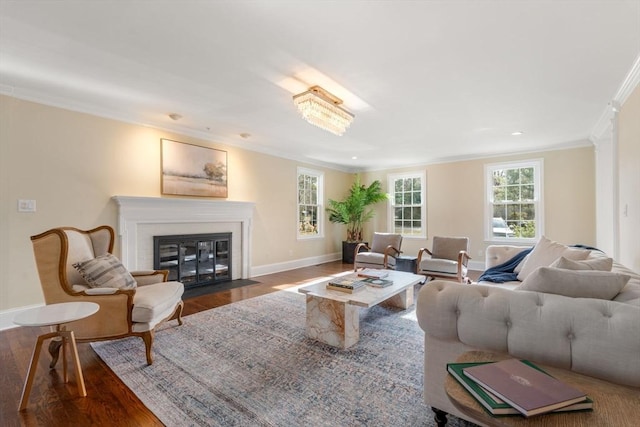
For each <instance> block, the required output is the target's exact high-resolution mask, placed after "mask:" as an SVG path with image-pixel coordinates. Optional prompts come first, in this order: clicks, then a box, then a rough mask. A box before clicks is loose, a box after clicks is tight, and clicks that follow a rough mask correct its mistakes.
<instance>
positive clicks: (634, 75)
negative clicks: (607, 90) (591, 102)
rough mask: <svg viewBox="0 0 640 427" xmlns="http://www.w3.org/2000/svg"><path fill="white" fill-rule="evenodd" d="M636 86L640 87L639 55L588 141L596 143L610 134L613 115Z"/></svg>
mask: <svg viewBox="0 0 640 427" xmlns="http://www.w3.org/2000/svg"><path fill="white" fill-rule="evenodd" d="M638 85H640V55H639V56H638V57H637V58H636V60H635V62H634V63H633V66H632V67H631V70H630V71H629V73H628V74H627V76H626V77H625V79H624V81H623V82H622V84H621V85H620V88H619V89H618V91H617V92H616V94H615V95H614V97H613V99H612V100H611V102H609V103H608V104H607V106H606V107H605V108H604V111H603V112H602V114H601V115H600V118H599V119H598V121H597V122H596V124H595V126H594V127H593V129H592V130H591V135H590V136H589V139H590V140H591V141H593V142H594V143H596V142H597V141H598V140H600V139H602V138H606V137H607V136H608V135H610V134H611V131H612V123H611V120H613V117H614V113H615V112H616V111H617V110H618V109H619V108H620V106H621V105H622V104H624V103H625V101H626V100H627V98H629V96H630V95H631V93H632V92H633V91H634V90H635V88H636V87H638Z"/></svg>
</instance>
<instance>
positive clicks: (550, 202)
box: [365, 147, 596, 266]
mask: <svg viewBox="0 0 640 427" xmlns="http://www.w3.org/2000/svg"><path fill="white" fill-rule="evenodd" d="M538 158H541V159H543V160H544V173H543V177H544V178H543V179H544V182H543V188H544V213H545V217H544V222H545V228H544V234H545V235H546V236H547V237H548V238H550V239H552V240H556V241H559V242H563V243H567V244H574V243H580V244H586V245H592V246H593V245H595V240H596V230H595V177H594V175H595V157H594V149H593V147H582V148H574V149H567V150H556V151H547V152H541V153H532V154H526V155H518V156H504V157H494V158H486V159H478V160H469V161H461V162H455V163H442V164H434V165H427V166H423V167H416V168H405V169H396V170H390V171H378V172H371V173H368V174H366V175H365V176H366V179H365V181H367V182H368V181H370V180H373V179H379V180H380V181H381V182H382V183H383V186H384V188H385V189H387V175H388V173H397V172H406V171H419V170H425V171H426V175H427V235H428V239H405V240H404V241H403V244H402V248H403V252H404V253H405V254H407V255H409V254H411V255H417V252H418V250H419V249H420V248H421V247H427V248H431V238H432V237H433V236H434V235H440V236H468V237H469V239H470V242H471V250H470V252H471V256H472V257H473V261H474V266H475V265H477V264H476V263H478V262H480V263H481V264H482V265H484V252H485V249H486V247H487V246H488V245H489V244H491V243H492V242H488V241H485V240H484V228H483V224H484V223H483V212H484V191H485V190H484V165H485V164H487V163H498V162H505V161H519V160H526V159H538ZM387 191H388V190H387ZM377 211H378V216H377V218H376V219H375V221H373V222H372V223H370V224H369V225H368V227H367V229H366V230H365V236H370V235H371V233H372V232H373V231H374V230H378V231H380V230H387V222H386V219H387V211H386V208H385V207H384V206H378V207H377Z"/></svg>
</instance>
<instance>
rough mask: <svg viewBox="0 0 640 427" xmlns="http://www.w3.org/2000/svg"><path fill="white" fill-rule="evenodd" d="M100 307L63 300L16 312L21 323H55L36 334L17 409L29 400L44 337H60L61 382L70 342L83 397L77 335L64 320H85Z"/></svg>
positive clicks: (28, 324)
mask: <svg viewBox="0 0 640 427" xmlns="http://www.w3.org/2000/svg"><path fill="white" fill-rule="evenodd" d="M99 309H100V306H99V305H98V304H96V303H94V302H65V303H60V304H50V305H45V306H42V307H36V308H32V309H30V310H27V311H23V312H22V313H20V314H18V315H16V316H15V317H14V319H13V323H15V324H16V325H20V326H55V327H56V330H55V332H50V333H48V334H43V335H40V336H39V337H38V340H37V341H36V345H35V347H34V349H33V354H32V355H31V363H30V365H29V371H28V372H27V379H26V381H25V383H24V388H23V389H22V397H21V398H20V407H19V410H20V411H23V410H25V409H26V408H27V403H28V401H29V393H31V387H32V386H33V378H34V376H35V373H36V370H37V367H38V359H39V358H40V350H41V349H42V343H43V342H44V340H47V339H50V338H56V337H60V338H61V339H62V363H63V378H64V382H65V383H66V382H68V381H69V378H68V376H67V355H66V350H65V347H66V344H67V343H70V344H71V357H72V358H73V366H74V369H75V372H76V383H77V385H78V394H80V396H82V397H85V396H86V395H87V390H86V389H85V386H84V377H83V376H82V368H81V367H80V358H79V357H78V348H77V347H76V338H75V336H74V335H73V331H69V330H67V329H66V328H65V323H69V322H73V321H75V320H80V319H84V318H85V317H89V316H91V315H92V314H94V313H96V312H97V311H98V310H99Z"/></svg>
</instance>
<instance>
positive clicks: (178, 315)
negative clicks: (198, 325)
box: [169, 301, 184, 326]
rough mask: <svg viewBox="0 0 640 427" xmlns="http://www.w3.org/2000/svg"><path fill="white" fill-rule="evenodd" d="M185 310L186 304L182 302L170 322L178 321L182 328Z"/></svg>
mask: <svg viewBox="0 0 640 427" xmlns="http://www.w3.org/2000/svg"><path fill="white" fill-rule="evenodd" d="M183 308H184V302H183V301H180V304H178V306H177V307H176V311H174V312H173V316H171V319H169V320H173V319H177V320H178V325H180V326H182V309H183Z"/></svg>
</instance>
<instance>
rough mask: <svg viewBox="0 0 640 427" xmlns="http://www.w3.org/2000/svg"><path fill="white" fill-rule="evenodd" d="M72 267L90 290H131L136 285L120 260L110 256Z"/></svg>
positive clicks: (102, 256)
mask: <svg viewBox="0 0 640 427" xmlns="http://www.w3.org/2000/svg"><path fill="white" fill-rule="evenodd" d="M73 267H74V268H75V269H76V270H78V273H80V275H81V276H82V277H83V278H84V280H86V281H87V284H89V286H90V287H92V288H118V289H133V288H135V287H136V285H137V283H136V281H135V279H134V278H133V276H131V274H130V273H129V272H128V271H127V269H126V268H124V265H122V263H121V262H120V260H119V259H118V258H116V257H115V256H113V255H111V254H105V255H100V256H97V257H95V258H94V259H90V260H87V261H82V262H77V263H75V264H73Z"/></svg>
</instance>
